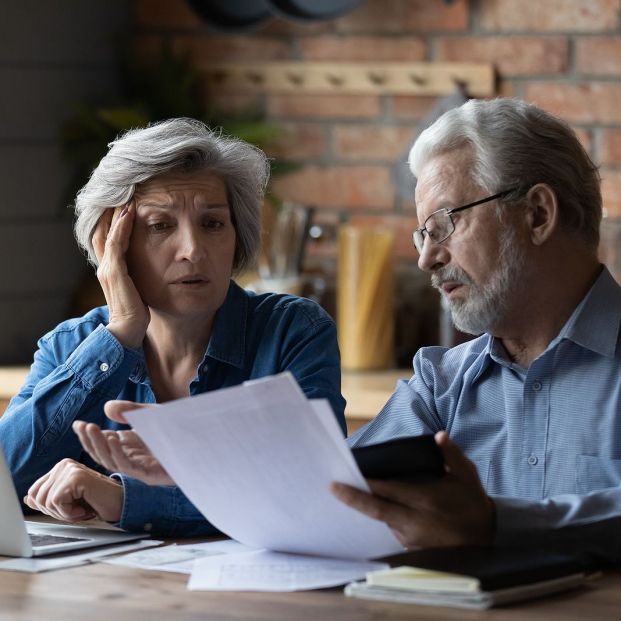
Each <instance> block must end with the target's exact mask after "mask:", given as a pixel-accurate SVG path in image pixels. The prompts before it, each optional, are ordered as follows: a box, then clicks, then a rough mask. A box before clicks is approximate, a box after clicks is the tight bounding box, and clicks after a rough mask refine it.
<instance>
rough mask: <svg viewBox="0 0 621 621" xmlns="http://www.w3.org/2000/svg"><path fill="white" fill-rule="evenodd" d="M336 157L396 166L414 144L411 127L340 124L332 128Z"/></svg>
mask: <svg viewBox="0 0 621 621" xmlns="http://www.w3.org/2000/svg"><path fill="white" fill-rule="evenodd" d="M333 132H334V149H335V155H336V156H337V157H338V158H340V159H343V160H351V161H365V160H366V161H379V160H384V161H387V162H389V163H391V164H392V163H394V162H396V161H397V158H399V157H400V156H401V154H402V153H403V151H404V149H406V148H407V147H408V145H410V143H411V142H412V136H413V133H414V132H413V130H412V128H410V127H381V126H377V125H373V126H370V125H339V126H337V127H335V128H334V129H333Z"/></svg>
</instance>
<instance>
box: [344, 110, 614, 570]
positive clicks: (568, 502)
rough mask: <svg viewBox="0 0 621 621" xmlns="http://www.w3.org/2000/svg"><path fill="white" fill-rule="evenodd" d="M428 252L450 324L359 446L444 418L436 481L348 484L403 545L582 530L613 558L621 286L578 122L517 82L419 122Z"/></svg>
mask: <svg viewBox="0 0 621 621" xmlns="http://www.w3.org/2000/svg"><path fill="white" fill-rule="evenodd" d="M410 167H411V169H412V172H413V173H414V175H415V176H416V177H417V180H418V182H417V187H416V208H417V215H418V220H419V223H420V228H418V229H417V230H416V231H415V232H414V243H415V245H416V248H417V250H418V252H419V253H420V258H419V267H420V268H421V269H423V270H425V271H426V272H429V273H430V274H431V282H432V284H433V286H434V287H437V288H438V289H439V290H440V292H441V295H442V296H443V297H444V298H445V300H446V301H447V302H448V304H449V306H450V309H451V314H452V318H453V321H454V323H455V325H456V327H457V328H459V329H460V330H462V331H465V332H468V333H471V334H482V336H479V337H478V338H476V339H474V340H472V341H470V342H468V343H465V344H462V345H459V346H457V347H454V348H452V349H446V348H443V347H428V348H423V349H421V350H420V351H419V352H418V353H417V354H416V356H415V358H414V376H413V377H412V379H411V380H410V381H409V382H400V384H399V385H398V387H397V390H396V392H395V393H394V394H393V396H392V397H391V399H390V400H389V402H388V403H387V404H386V406H385V407H384V408H383V410H382V411H381V413H380V414H379V415H378V416H377V418H376V419H375V420H373V421H371V422H370V423H369V424H368V425H367V426H366V427H365V428H363V429H361V430H360V431H359V432H358V433H357V434H356V435H355V436H353V437H352V438H351V439H350V441H351V443H352V444H353V445H355V446H359V445H363V444H369V443H373V442H378V441H382V440H387V439H390V438H395V437H399V436H408V435H418V434H422V433H435V434H436V442H437V443H438V444H439V446H440V447H441V449H442V451H443V453H444V458H445V463H446V466H447V472H446V475H445V476H444V477H443V479H441V480H440V481H439V482H434V483H432V484H418V485H416V484H413V483H402V482H394V481H393V482H379V481H378V482H371V489H372V492H373V494H372V495H370V494H366V493H364V492H361V491H359V490H355V489H353V488H350V487H346V486H344V485H341V484H335V485H334V489H333V491H334V493H335V494H336V495H337V497H338V498H340V499H341V500H342V501H344V502H345V503H347V504H348V505H349V506H351V507H353V508H356V509H358V510H360V511H362V512H363V513H366V514H367V515H369V516H371V517H373V518H376V519H380V520H383V521H385V522H386V523H387V524H388V525H389V526H390V527H391V528H392V529H393V530H394V531H395V532H396V533H397V535H398V537H399V538H400V539H401V541H402V543H404V544H405V545H406V546H408V547H410V546H434V545H453V544H476V543H485V544H489V543H493V542H495V543H498V544H518V545H519V544H521V543H523V542H527V541H528V542H530V543H536V542H538V541H545V542H547V543H551V544H555V545H557V546H561V547H565V546H568V547H569V546H573V545H574V544H578V545H579V546H580V548H581V549H583V550H584V551H587V552H591V553H595V554H599V555H601V556H603V557H606V558H608V559H613V560H620V559H621V535H620V533H621V486H620V483H621V373H620V370H621V364H620V363H621V348H620V347H619V328H620V320H621V288H620V287H619V286H618V285H617V284H616V283H615V281H614V280H613V278H612V277H611V275H610V273H609V272H608V270H607V269H606V268H605V267H603V266H602V265H601V264H600V263H599V261H598V258H597V247H598V241H599V224H600V220H601V214H602V204H601V203H602V200H601V194H600V183H599V176H598V173H597V170H596V168H595V166H594V165H593V163H592V162H591V160H590V159H589V157H588V155H587V154H586V153H585V151H584V149H583V148H582V147H581V145H580V143H579V142H578V140H577V138H576V136H575V134H574V133H573V131H572V130H571V129H570V128H569V127H568V126H567V125H566V124H565V123H564V122H562V121H560V120H559V119H556V118H554V117H552V116H551V115H549V114H547V113H545V112H544V111H542V110H540V109H539V108H537V107H535V106H533V105H529V104H526V103H524V102H521V101H517V100H508V99H497V100H494V101H487V102H486V101H470V102H468V103H466V104H465V105H463V106H462V107H460V108H458V109H455V110H452V111H450V112H448V113H446V114H445V115H443V116H442V117H441V118H440V119H439V120H438V121H437V122H436V123H435V124H434V125H432V126H431V127H430V128H428V129H427V130H426V131H425V132H423V133H422V134H421V136H420V138H419V139H418V140H417V141H416V143H415V145H414V147H413V148H412V151H411V153H410Z"/></svg>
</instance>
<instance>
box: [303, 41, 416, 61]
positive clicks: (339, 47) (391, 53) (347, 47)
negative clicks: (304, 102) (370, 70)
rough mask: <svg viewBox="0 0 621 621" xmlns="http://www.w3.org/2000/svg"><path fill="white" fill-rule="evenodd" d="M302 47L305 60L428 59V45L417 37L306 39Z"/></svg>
mask: <svg viewBox="0 0 621 621" xmlns="http://www.w3.org/2000/svg"><path fill="white" fill-rule="evenodd" d="M299 44H300V49H301V51H302V56H303V57H304V58H305V59H306V60H315V61H326V60H335V61H352V62H355V61H365V60H368V61H372V62H382V61H399V60H412V61H421V60H423V59H424V58H425V43H424V41H423V40H422V39H418V38H415V37H407V38H388V37H335V36H324V37H307V38H305V39H300V41H299Z"/></svg>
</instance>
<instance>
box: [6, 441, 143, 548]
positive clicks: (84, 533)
mask: <svg viewBox="0 0 621 621" xmlns="http://www.w3.org/2000/svg"><path fill="white" fill-rule="evenodd" d="M147 537H148V535H146V534H140V533H125V532H122V531H117V530H107V529H104V528H88V527H85V526H64V525H62V524H43V523H41V524H40V523H38V522H27V521H25V520H24V515H23V513H22V509H21V505H20V503H19V500H18V498H17V493H16V491H15V486H14V485H13V479H12V478H11V472H10V470H9V468H8V466H7V463H6V461H5V459H4V454H3V453H2V451H1V450H0V556H23V557H32V556H46V555H48V554H58V553H59V552H70V551H72V550H78V549H80V548H94V547H98V546H105V545H110V544H114V543H117V544H118V543H124V542H126V541H133V540H135V539H145V538H147Z"/></svg>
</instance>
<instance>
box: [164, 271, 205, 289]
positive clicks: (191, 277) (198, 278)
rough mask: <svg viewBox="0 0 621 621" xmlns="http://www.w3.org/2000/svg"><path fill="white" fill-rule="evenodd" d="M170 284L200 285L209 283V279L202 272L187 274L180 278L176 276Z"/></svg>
mask: <svg viewBox="0 0 621 621" xmlns="http://www.w3.org/2000/svg"><path fill="white" fill-rule="evenodd" d="M171 284H173V285H180V286H183V287H202V286H204V285H207V284H209V279H208V278H207V277H206V276H203V275H202V274H188V275H186V276H182V277H181V278H177V280H174V281H173V282H172V283H171Z"/></svg>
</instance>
